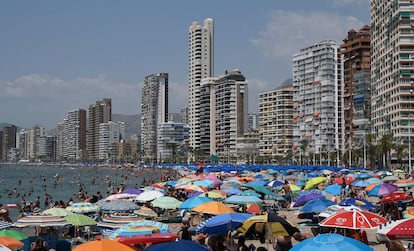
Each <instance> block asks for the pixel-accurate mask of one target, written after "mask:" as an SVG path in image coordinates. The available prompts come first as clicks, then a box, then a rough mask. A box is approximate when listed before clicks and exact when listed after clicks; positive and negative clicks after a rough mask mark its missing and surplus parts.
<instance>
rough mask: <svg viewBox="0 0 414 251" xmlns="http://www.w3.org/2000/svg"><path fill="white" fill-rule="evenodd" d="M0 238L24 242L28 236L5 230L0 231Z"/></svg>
mask: <svg viewBox="0 0 414 251" xmlns="http://www.w3.org/2000/svg"><path fill="white" fill-rule="evenodd" d="M0 236H6V237H11V238H14V239H16V240H19V241H21V240H25V239H27V238H28V236H27V235H26V234H24V233H22V232H20V231H17V230H13V229H6V230H0Z"/></svg>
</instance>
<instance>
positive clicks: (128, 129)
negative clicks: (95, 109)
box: [112, 114, 141, 138]
mask: <svg viewBox="0 0 414 251" xmlns="http://www.w3.org/2000/svg"><path fill="white" fill-rule="evenodd" d="M112 121H114V122H118V121H122V122H125V134H126V135H125V137H126V138H129V137H130V136H131V135H133V134H138V135H139V134H141V114H134V115H125V114H112Z"/></svg>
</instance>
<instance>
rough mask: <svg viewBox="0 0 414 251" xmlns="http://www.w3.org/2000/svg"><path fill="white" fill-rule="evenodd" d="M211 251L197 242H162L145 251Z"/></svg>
mask: <svg viewBox="0 0 414 251" xmlns="http://www.w3.org/2000/svg"><path fill="white" fill-rule="evenodd" d="M165 250H168V251H185V250H191V251H209V250H210V249H208V248H207V247H206V246H203V245H201V244H198V243H197V242H195V241H189V240H179V241H171V242H161V243H156V244H152V245H151V246H149V247H148V248H146V249H144V251H165Z"/></svg>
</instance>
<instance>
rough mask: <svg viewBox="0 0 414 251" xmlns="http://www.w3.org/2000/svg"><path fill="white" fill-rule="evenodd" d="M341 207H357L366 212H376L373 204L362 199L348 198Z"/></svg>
mask: <svg viewBox="0 0 414 251" xmlns="http://www.w3.org/2000/svg"><path fill="white" fill-rule="evenodd" d="M339 205H340V206H351V205H352V206H357V207H360V208H362V209H364V210H368V211H370V210H374V209H375V208H376V207H375V205H374V204H372V203H371V202H369V201H367V200H366V199H362V198H348V199H345V200H343V201H342V202H341V203H339Z"/></svg>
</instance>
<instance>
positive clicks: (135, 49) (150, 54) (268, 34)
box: [0, 0, 369, 129]
mask: <svg viewBox="0 0 414 251" xmlns="http://www.w3.org/2000/svg"><path fill="white" fill-rule="evenodd" d="M208 17H211V18H213V19H214V26H215V27H214V28H215V30H214V32H215V34H214V36H215V41H214V43H215V75H216V76H218V75H221V74H222V73H223V72H224V71H225V70H231V69H234V68H238V69H240V70H241V72H242V74H244V75H245V77H246V78H247V81H248V84H249V112H257V111H258V97H259V93H260V92H263V91H267V90H271V89H274V88H276V87H278V86H279V85H280V83H281V82H283V81H284V80H285V79H287V78H290V77H291V61H292V54H293V53H294V52H296V51H298V50H299V49H300V48H304V47H307V46H309V45H311V44H313V43H316V42H320V41H322V40H325V39H333V40H336V41H338V43H341V42H342V39H344V38H345V37H346V35H347V32H348V31H349V30H350V29H355V30H358V29H360V28H361V27H362V26H363V25H365V24H369V0H290V1H288V0H256V1H254V0H237V1H235V0H209V1H197V0H175V1H171V0H164V1H160V0H151V1H140V0H120V1H106V0H88V1H81V0H78V1H76V0H71V1H56V0H50V1H46V0H39V1H2V3H1V8H0V107H1V109H0V122H9V123H13V124H15V125H18V126H22V127H26V128H30V127H32V126H33V125H35V124H38V125H41V126H44V127H46V128H47V129H51V128H54V127H55V126H56V123H58V122H61V121H63V119H64V118H65V117H66V115H67V112H68V111H71V110H74V109H77V108H84V109H87V108H88V106H89V105H90V104H92V103H95V101H96V100H101V99H103V98H112V106H113V108H112V111H113V113H121V114H137V113H140V101H141V88H142V85H143V80H144V77H145V76H147V75H150V74H154V73H159V72H168V73H169V81H170V84H169V95H170V103H169V110H170V112H179V109H180V108H181V107H184V106H187V103H188V87H187V70H188V28H189V26H190V25H191V23H192V22H193V21H197V22H199V23H203V21H204V19H205V18H208Z"/></svg>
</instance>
